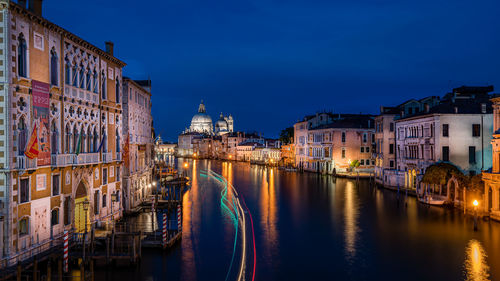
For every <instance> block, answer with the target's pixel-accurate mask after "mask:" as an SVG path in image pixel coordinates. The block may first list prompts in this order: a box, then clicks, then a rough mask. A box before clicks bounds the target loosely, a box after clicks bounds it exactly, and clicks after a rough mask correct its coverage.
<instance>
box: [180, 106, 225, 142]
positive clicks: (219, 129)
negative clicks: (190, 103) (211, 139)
mask: <svg viewBox="0 0 500 281" xmlns="http://www.w3.org/2000/svg"><path fill="white" fill-rule="evenodd" d="M233 122H234V121H233V116H231V115H229V116H224V115H223V114H222V113H221V114H220V116H219V120H217V122H216V123H215V131H214V129H213V124H212V118H211V117H210V115H208V114H207V111H206V109H205V105H204V104H203V101H201V103H200V106H199V107H198V113H197V114H195V115H194V116H193V119H191V126H189V129H186V130H185V131H184V133H200V134H206V135H214V134H215V135H218V136H220V135H223V134H226V133H230V132H233V124H234V123H233Z"/></svg>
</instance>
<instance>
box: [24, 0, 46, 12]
mask: <svg viewBox="0 0 500 281" xmlns="http://www.w3.org/2000/svg"><path fill="white" fill-rule="evenodd" d="M24 3H26V0H23V1H19V5H21V6H23V4H24ZM24 7H26V4H24ZM28 10H30V11H32V12H33V13H34V14H35V15H37V16H42V0H29V2H28Z"/></svg>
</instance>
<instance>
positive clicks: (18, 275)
mask: <svg viewBox="0 0 500 281" xmlns="http://www.w3.org/2000/svg"><path fill="white" fill-rule="evenodd" d="M16 277H17V281H21V263H20V262H17V276H16Z"/></svg>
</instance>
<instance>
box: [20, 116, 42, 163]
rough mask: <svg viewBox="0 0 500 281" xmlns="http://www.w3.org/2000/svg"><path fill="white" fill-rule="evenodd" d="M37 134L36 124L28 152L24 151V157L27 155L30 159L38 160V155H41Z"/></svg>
mask: <svg viewBox="0 0 500 281" xmlns="http://www.w3.org/2000/svg"><path fill="white" fill-rule="evenodd" d="M37 132H38V131H37V129H36V124H35V127H34V128H33V132H31V136H30V140H29V142H28V146H27V148H26V150H25V151H24V155H26V157H28V158H29V159H34V158H37V157H38V154H39V153H40V150H39V149H38V137H37Z"/></svg>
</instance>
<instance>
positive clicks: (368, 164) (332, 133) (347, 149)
mask: <svg viewBox="0 0 500 281" xmlns="http://www.w3.org/2000/svg"><path fill="white" fill-rule="evenodd" d="M294 138H295V163H296V165H297V167H298V168H299V169H303V170H306V171H311V172H319V173H326V174H335V173H345V172H349V171H350V165H351V162H352V161H354V160H357V161H359V163H360V166H359V167H358V168H357V171H361V172H373V167H374V166H375V160H374V159H373V156H372V153H371V151H372V150H373V147H374V141H375V135H374V121H373V116H371V115H363V114H332V113H318V114H316V115H312V116H306V117H305V118H304V119H303V120H302V121H299V122H297V123H295V124H294Z"/></svg>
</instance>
